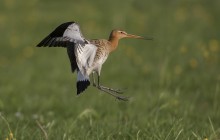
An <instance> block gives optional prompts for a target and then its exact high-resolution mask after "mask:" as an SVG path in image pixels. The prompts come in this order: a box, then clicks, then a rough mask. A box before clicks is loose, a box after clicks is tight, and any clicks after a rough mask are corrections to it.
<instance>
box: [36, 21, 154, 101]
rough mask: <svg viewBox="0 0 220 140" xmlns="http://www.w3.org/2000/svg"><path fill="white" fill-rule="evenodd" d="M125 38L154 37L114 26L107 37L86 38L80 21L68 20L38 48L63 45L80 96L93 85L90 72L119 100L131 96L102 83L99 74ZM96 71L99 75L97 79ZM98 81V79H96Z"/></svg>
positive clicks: (96, 83) (101, 87)
mask: <svg viewBox="0 0 220 140" xmlns="http://www.w3.org/2000/svg"><path fill="white" fill-rule="evenodd" d="M122 38H136V39H144V40H152V39H153V38H151V37H148V38H144V37H142V36H138V35H133V34H128V33H126V32H125V31H123V30H117V29H114V30H112V31H111V33H110V36H109V38H108V39H91V40H90V39H86V38H85V37H84V36H83V34H82V32H81V29H80V26H79V24H78V23H76V22H74V21H70V22H65V23H62V24H61V25H59V26H58V27H57V28H55V29H54V30H53V31H52V32H51V33H50V34H49V35H48V36H46V37H45V38H44V39H43V40H42V41H40V43H39V44H38V45H37V46H36V47H64V48H66V49H67V54H68V57H69V60H70V65H71V70H72V72H73V73H74V72H75V71H76V73H77V83H76V88H77V95H79V94H80V93H82V92H84V91H85V90H86V89H87V87H88V86H89V85H90V75H91V77H92V81H93V84H92V85H93V86H94V87H96V88H97V89H99V90H101V91H103V92H105V93H108V94H110V95H112V96H113V97H115V98H116V99H119V100H123V101H127V100H128V99H129V97H125V96H121V95H120V94H121V93H123V91H122V90H120V89H113V88H109V87H106V86H103V85H101V84H100V75H101V69H102V65H103V63H104V62H105V61H106V60H107V58H108V56H109V54H111V53H112V52H113V51H115V50H116V49H117V47H118V43H119V40H120V39H122ZM95 74H96V75H97V77H96V78H95ZM96 80H97V81H96Z"/></svg>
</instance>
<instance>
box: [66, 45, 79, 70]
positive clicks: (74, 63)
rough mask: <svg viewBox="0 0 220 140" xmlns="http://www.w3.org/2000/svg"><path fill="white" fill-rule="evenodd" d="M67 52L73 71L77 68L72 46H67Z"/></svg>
mask: <svg viewBox="0 0 220 140" xmlns="http://www.w3.org/2000/svg"><path fill="white" fill-rule="evenodd" d="M67 54H68V56H69V60H70V64H71V70H72V72H74V71H75V70H76V69H77V63H76V56H75V53H74V47H67Z"/></svg>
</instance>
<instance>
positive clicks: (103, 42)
mask: <svg viewBox="0 0 220 140" xmlns="http://www.w3.org/2000/svg"><path fill="white" fill-rule="evenodd" d="M90 42H91V43H92V44H93V45H95V46H97V47H104V46H110V45H111V43H110V42H109V41H108V40H106V39H92V40H90Z"/></svg>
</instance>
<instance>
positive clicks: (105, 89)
mask: <svg viewBox="0 0 220 140" xmlns="http://www.w3.org/2000/svg"><path fill="white" fill-rule="evenodd" d="M93 86H95V87H96V88H98V89H99V90H101V91H104V92H105V93H108V94H110V95H111V96H113V97H115V98H116V99H118V100H122V101H128V100H129V97H125V96H121V95H118V94H121V93H122V92H123V91H121V90H118V89H117V90H115V89H112V88H108V87H104V86H101V85H98V86H97V85H93Z"/></svg>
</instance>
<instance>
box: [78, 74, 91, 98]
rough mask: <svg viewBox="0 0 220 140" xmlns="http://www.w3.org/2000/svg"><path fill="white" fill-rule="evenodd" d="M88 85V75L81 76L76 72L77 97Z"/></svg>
mask: <svg viewBox="0 0 220 140" xmlns="http://www.w3.org/2000/svg"><path fill="white" fill-rule="evenodd" d="M89 85H90V81H89V75H83V74H82V73H81V72H80V71H79V70H78V71H77V84H76V87H77V95H79V94H80V93H81V92H83V91H84V90H85V89H86V88H87V87H88V86H89Z"/></svg>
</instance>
